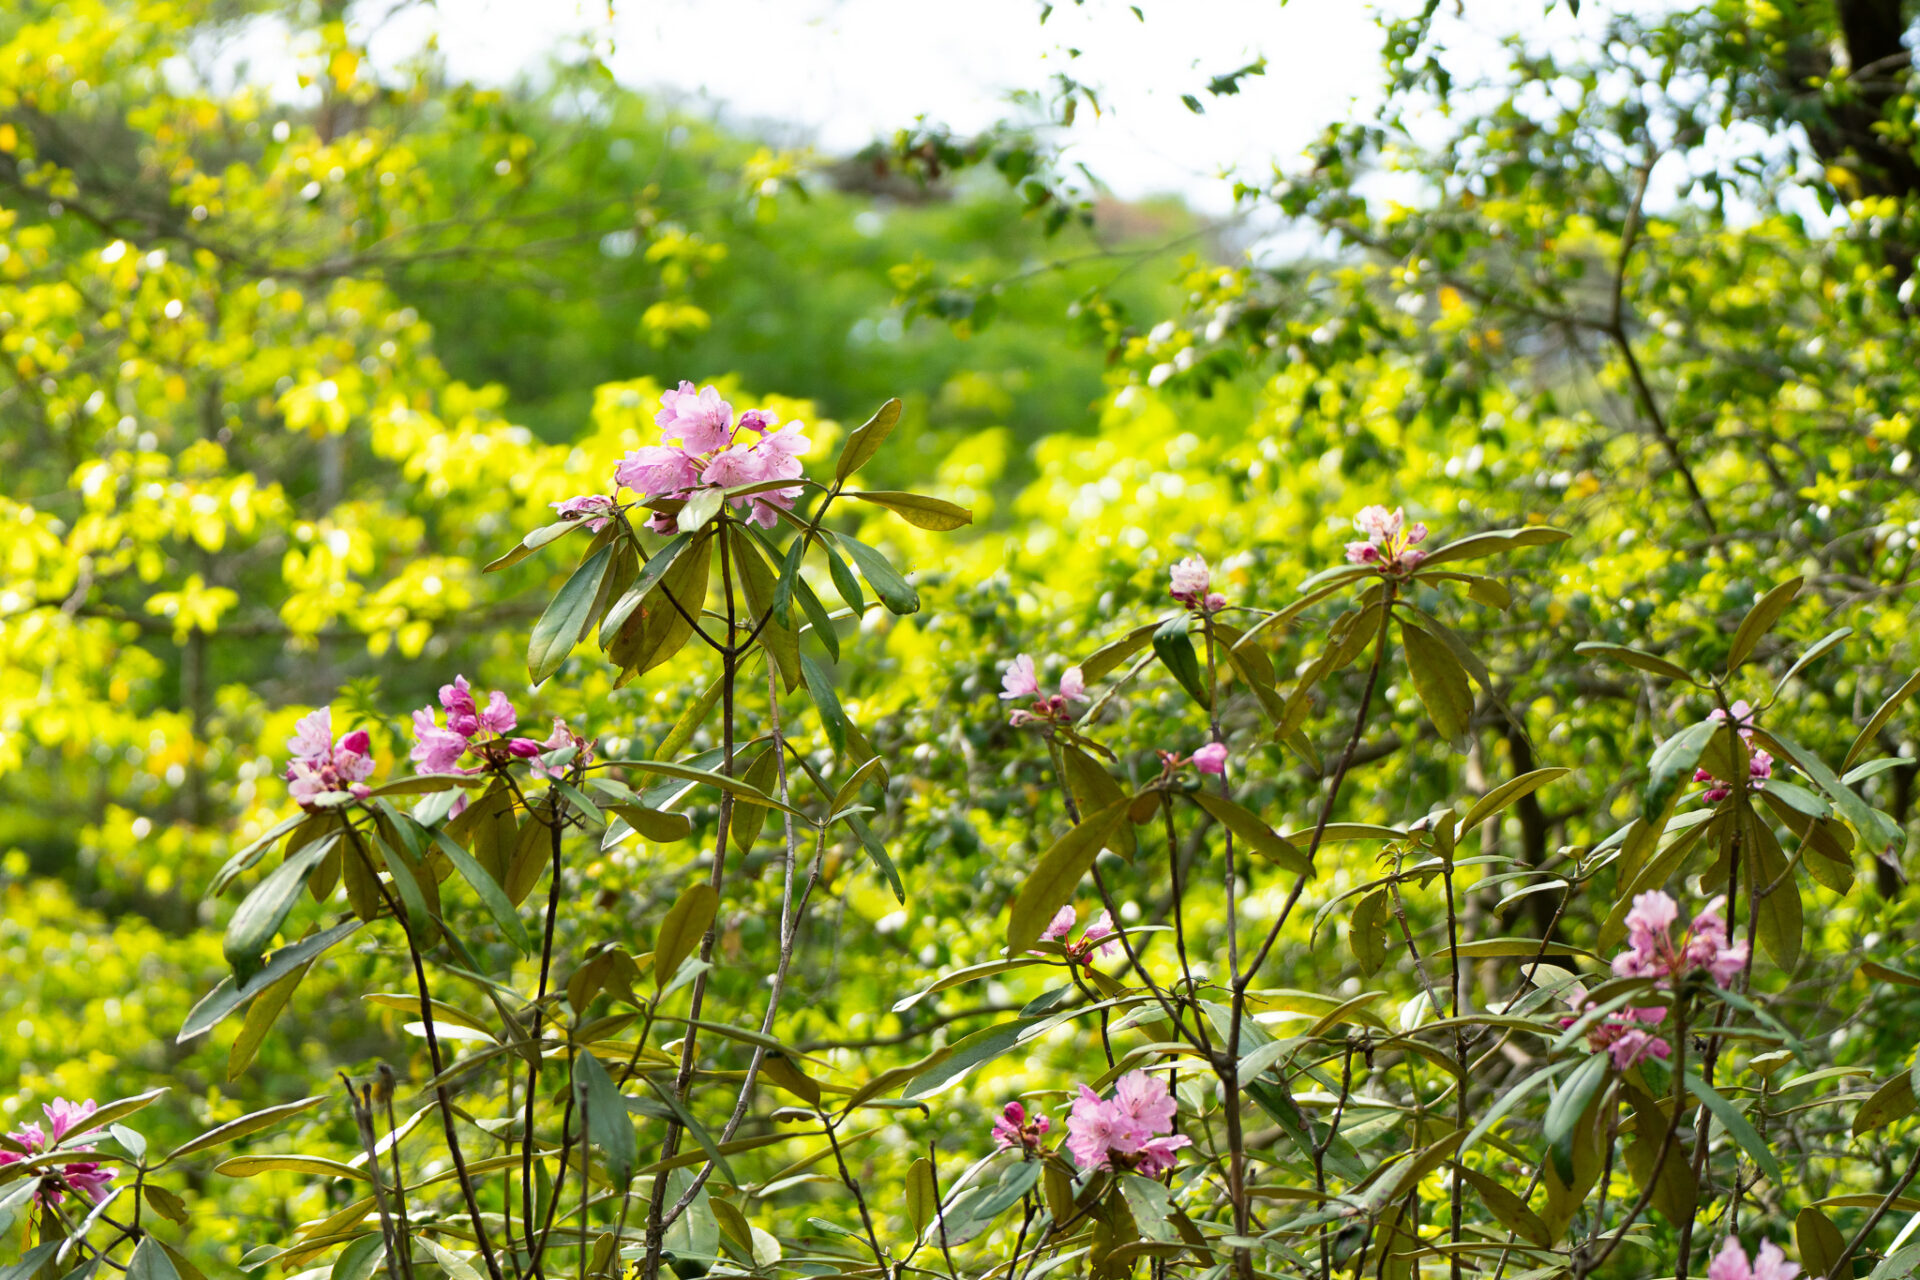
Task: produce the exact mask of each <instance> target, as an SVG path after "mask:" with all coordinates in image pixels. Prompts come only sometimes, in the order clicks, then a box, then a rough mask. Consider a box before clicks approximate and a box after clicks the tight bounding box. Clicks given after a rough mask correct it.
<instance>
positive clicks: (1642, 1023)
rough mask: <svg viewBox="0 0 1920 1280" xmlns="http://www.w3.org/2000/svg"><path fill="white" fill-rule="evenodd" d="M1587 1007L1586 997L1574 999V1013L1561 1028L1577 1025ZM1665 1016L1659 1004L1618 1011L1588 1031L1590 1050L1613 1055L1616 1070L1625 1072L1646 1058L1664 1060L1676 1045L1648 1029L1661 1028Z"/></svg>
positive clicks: (1563, 1020)
mask: <svg viewBox="0 0 1920 1280" xmlns="http://www.w3.org/2000/svg"><path fill="white" fill-rule="evenodd" d="M1585 1007H1586V1002H1585V999H1584V998H1581V999H1577V1000H1575V1001H1574V1002H1573V1013H1572V1014H1571V1015H1569V1016H1566V1017H1563V1018H1561V1019H1560V1025H1561V1026H1563V1027H1570V1026H1572V1025H1573V1024H1574V1023H1576V1022H1578V1021H1579V1020H1580V1015H1581V1013H1582V1012H1583V1011H1584V1009H1585ZM1666 1016H1667V1011H1666V1010H1665V1009H1663V1008H1660V1007H1659V1006H1658V1005H1654V1006H1650V1007H1647V1008H1641V1009H1635V1008H1626V1009H1615V1010H1614V1011H1613V1012H1612V1013H1609V1014H1608V1015H1606V1016H1605V1017H1604V1018H1602V1019H1600V1020H1599V1021H1598V1022H1596V1023H1594V1024H1593V1025H1592V1026H1590V1027H1588V1028H1587V1047H1588V1048H1589V1049H1592V1050H1593V1051H1594V1052H1596V1053H1598V1052H1600V1051H1601V1050H1603V1049H1604V1050H1606V1051H1607V1052H1608V1053H1609V1054H1611V1055H1612V1057H1613V1067H1614V1070H1616V1071H1625V1070H1626V1069H1627V1068H1628V1067H1631V1066H1632V1065H1633V1064H1634V1063H1636V1062H1642V1061H1644V1060H1646V1059H1647V1058H1661V1059H1665V1058H1667V1057H1669V1056H1670V1055H1671V1054H1672V1053H1673V1046H1672V1045H1670V1044H1668V1043H1667V1042H1666V1040H1665V1039H1664V1038H1662V1037H1660V1036H1656V1035H1654V1034H1652V1033H1651V1032H1649V1031H1647V1030H1646V1029H1645V1028H1646V1027H1648V1026H1658V1025H1660V1023H1661V1022H1663V1021H1665V1019H1666Z"/></svg>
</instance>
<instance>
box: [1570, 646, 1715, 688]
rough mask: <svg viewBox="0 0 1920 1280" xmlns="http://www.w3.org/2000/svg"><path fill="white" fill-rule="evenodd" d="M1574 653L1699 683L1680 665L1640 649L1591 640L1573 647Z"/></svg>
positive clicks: (1672, 678) (1667, 677) (1688, 682)
mask: <svg viewBox="0 0 1920 1280" xmlns="http://www.w3.org/2000/svg"><path fill="white" fill-rule="evenodd" d="M1573 651H1574V652H1575V653H1581V654H1586V655H1588V656H1589V657H1594V658H1611V659H1613V660H1614V661H1615V662H1624V663H1626V664H1627V665H1628V666H1630V667H1638V668H1639V669H1640V670H1642V671H1648V672H1651V673H1652V674H1654V675H1656V676H1662V677H1664V678H1666V679H1668V680H1680V681H1683V682H1685V683H1687V684H1697V683H1699V682H1698V681H1696V680H1695V679H1694V678H1693V677H1692V676H1691V675H1689V674H1688V673H1687V669H1686V668H1685V667H1683V666H1681V665H1679V664H1678V663H1675V662H1669V661H1667V660H1666V659H1665V658H1662V657H1659V656H1657V655H1655V654H1651V653H1643V652H1641V651H1640V650H1638V649H1629V648H1628V647H1627V646H1625V645H1623V644H1600V643H1598V642H1596V641H1592V640H1589V641H1587V642H1586V643H1585V644H1577V645H1575V646H1573Z"/></svg>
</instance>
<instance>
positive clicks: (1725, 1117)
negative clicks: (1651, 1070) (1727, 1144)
mask: <svg viewBox="0 0 1920 1280" xmlns="http://www.w3.org/2000/svg"><path fill="white" fill-rule="evenodd" d="M1686 1081H1687V1091H1688V1092H1689V1093H1691V1094H1693V1096H1694V1097H1696V1098H1698V1099H1699V1100H1700V1101H1701V1103H1702V1104H1703V1105H1704V1106H1705V1107H1706V1108H1707V1110H1708V1111H1711V1112H1712V1113H1713V1118H1714V1119H1716V1120H1718V1121H1719V1122H1720V1127H1721V1128H1723V1129H1725V1130H1726V1131H1727V1133H1728V1135H1729V1136H1730V1137H1732V1139H1733V1140H1734V1141H1735V1142H1737V1143H1739V1144H1740V1147H1741V1149H1742V1150H1744V1151H1745V1152H1746V1153H1747V1157H1748V1158H1749V1159H1751V1160H1752V1161H1753V1162H1754V1164H1756V1165H1758V1166H1759V1167H1760V1169H1761V1171H1762V1172H1764V1173H1765V1174H1766V1175H1767V1177H1768V1178H1770V1179H1772V1180H1773V1185H1774V1186H1776V1187H1782V1188H1784V1186H1785V1183H1784V1182H1783V1180H1782V1178H1781V1174H1780V1162H1779V1161H1778V1160H1776V1159H1774V1157H1773V1152H1771V1151H1769V1150H1768V1149H1767V1144H1766V1143H1765V1142H1763V1141H1761V1139H1760V1135H1759V1134H1758V1133H1756V1132H1754V1128H1753V1126H1752V1125H1751V1124H1749V1123H1748V1122H1747V1118H1746V1117H1745V1116H1743V1115H1741V1114H1740V1113H1739V1112H1738V1111H1736V1110H1735V1109H1734V1106H1733V1104H1732V1103H1731V1102H1728V1101H1727V1100H1726V1099H1725V1098H1723V1097H1721V1096H1720V1095H1719V1094H1718V1093H1716V1092H1714V1088H1713V1086H1712V1085H1710V1084H1708V1083H1707V1082H1706V1081H1704V1080H1702V1079H1701V1078H1700V1077H1699V1076H1697V1075H1695V1074H1694V1073H1693V1072H1691V1071H1689V1072H1687V1073H1686Z"/></svg>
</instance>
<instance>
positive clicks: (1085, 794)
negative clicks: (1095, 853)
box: [1060, 742, 1138, 862]
mask: <svg viewBox="0 0 1920 1280" xmlns="http://www.w3.org/2000/svg"><path fill="white" fill-rule="evenodd" d="M1060 760H1061V763H1062V765H1063V766H1064V769H1063V772H1065V773H1066V775H1067V791H1068V792H1069V793H1070V794H1071V795H1072V796H1073V802H1074V804H1075V805H1076V806H1077V807H1078V808H1079V810H1080V812H1081V813H1083V814H1086V813H1092V812H1093V811H1094V810H1096V809H1105V808H1108V807H1109V806H1111V805H1115V804H1120V803H1123V802H1125V801H1127V800H1128V799H1129V797H1128V795H1127V793H1126V791H1125V790H1124V789H1122V788H1121V786H1120V784H1119V783H1118V782H1115V781H1114V780H1113V775H1112V774H1110V773H1108V772H1107V771H1106V770H1105V769H1104V768H1102V767H1101V765H1100V762H1099V761H1098V760H1095V759H1094V758H1093V757H1092V756H1090V755H1088V754H1087V753H1086V752H1084V751H1082V750H1081V749H1080V748H1078V747H1076V746H1074V745H1073V744H1072V743H1071V742H1062V743H1061V744H1060ZM1107 847H1108V848H1109V849H1112V850H1113V851H1114V852H1115V853H1117V854H1119V855H1120V856H1121V857H1123V858H1125V859H1127V860H1128V861H1129V862H1131V861H1132V860H1133V856H1134V854H1135V852H1136V851H1137V850H1138V845H1137V844H1136V842H1135V840H1134V835H1133V824H1132V823H1131V822H1122V823H1120V824H1119V825H1117V826H1116V827H1114V829H1113V838H1112V840H1111V841H1110V842H1109V843H1108V845H1107Z"/></svg>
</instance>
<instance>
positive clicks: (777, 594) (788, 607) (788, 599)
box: [773, 534, 807, 627]
mask: <svg viewBox="0 0 1920 1280" xmlns="http://www.w3.org/2000/svg"><path fill="white" fill-rule="evenodd" d="M806 555H807V539H806V535H805V534H802V535H800V536H798V537H796V538H795V539H794V540H793V541H792V542H790V543H788V544H787V554H786V555H785V556H784V557H783V558H782V559H781V561H780V576H779V578H778V579H776V580H775V582H774V584H773V620H774V621H775V622H778V623H779V624H780V625H781V626H783V627H791V626H793V588H794V584H795V583H797V582H799V581H800V563H801V561H803V560H805V559H806Z"/></svg>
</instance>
